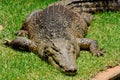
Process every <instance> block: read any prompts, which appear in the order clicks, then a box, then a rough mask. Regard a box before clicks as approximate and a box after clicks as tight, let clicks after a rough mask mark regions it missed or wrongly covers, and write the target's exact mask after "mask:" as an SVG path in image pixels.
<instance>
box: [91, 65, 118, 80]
mask: <svg viewBox="0 0 120 80" xmlns="http://www.w3.org/2000/svg"><path fill="white" fill-rule="evenodd" d="M91 80H120V66H116V67H113V68H109V69H107V70H105V71H102V72H100V73H98V74H97V75H96V76H95V77H94V78H93V79H91Z"/></svg>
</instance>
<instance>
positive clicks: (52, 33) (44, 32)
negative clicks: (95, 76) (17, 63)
mask: <svg viewBox="0 0 120 80" xmlns="http://www.w3.org/2000/svg"><path fill="white" fill-rule="evenodd" d="M61 2H62V1H60V2H57V3H53V4H51V5H49V6H48V7H47V8H45V9H44V10H36V11H33V12H32V13H31V14H29V15H28V16H27V18H26V19H25V21H24V22H23V24H22V27H21V29H20V31H18V32H17V34H18V35H19V36H17V37H16V38H15V39H13V40H12V41H6V42H5V45H7V46H11V47H12V48H14V49H21V50H26V51H31V52H34V53H37V54H38V56H39V57H40V58H41V59H43V60H45V61H47V62H48V63H50V64H51V65H53V66H54V67H56V68H57V69H59V70H60V71H61V72H64V73H65V74H67V75H75V74H77V64H76V59H77V58H78V57H79V55H80V51H81V50H88V51H90V52H91V53H92V54H93V55H96V56H101V55H103V54H104V52H103V51H102V50H101V49H100V48H99V47H98V44H97V41H96V40H92V39H88V38H84V37H85V35H86V33H87V30H88V25H89V24H90V22H91V20H92V19H93V16H92V15H91V14H89V13H85V12H80V13H79V12H76V10H73V9H70V7H66V4H65V3H64V5H63V3H62V4H61Z"/></svg>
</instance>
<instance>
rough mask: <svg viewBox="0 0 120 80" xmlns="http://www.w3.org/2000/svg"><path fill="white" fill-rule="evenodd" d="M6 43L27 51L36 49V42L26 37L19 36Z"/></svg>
mask: <svg viewBox="0 0 120 80" xmlns="http://www.w3.org/2000/svg"><path fill="white" fill-rule="evenodd" d="M5 45H7V46H11V47H12V48H14V49H22V50H26V51H36V49H37V47H36V45H35V43H34V42H33V41H31V40H29V39H27V38H25V37H17V38H15V39H14V40H12V41H6V42H5Z"/></svg>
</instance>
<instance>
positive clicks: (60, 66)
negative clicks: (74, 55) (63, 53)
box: [49, 57, 77, 76]
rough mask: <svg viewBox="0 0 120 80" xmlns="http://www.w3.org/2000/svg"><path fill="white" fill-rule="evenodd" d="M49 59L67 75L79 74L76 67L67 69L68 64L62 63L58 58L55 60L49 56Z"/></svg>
mask: <svg viewBox="0 0 120 80" xmlns="http://www.w3.org/2000/svg"><path fill="white" fill-rule="evenodd" d="M49 59H50V61H52V62H50V63H51V64H52V65H53V66H55V67H56V68H57V69H59V70H60V71H61V72H63V73H65V74H66V75H68V76H74V75H76V74H77V69H75V68H74V69H70V68H69V69H67V68H66V66H62V65H60V63H59V62H58V61H57V60H55V59H54V58H53V57H49Z"/></svg>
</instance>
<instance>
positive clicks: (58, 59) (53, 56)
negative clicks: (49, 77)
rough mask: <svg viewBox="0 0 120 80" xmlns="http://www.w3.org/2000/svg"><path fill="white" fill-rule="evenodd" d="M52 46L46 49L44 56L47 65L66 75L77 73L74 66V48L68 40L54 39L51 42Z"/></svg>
mask: <svg viewBox="0 0 120 80" xmlns="http://www.w3.org/2000/svg"><path fill="white" fill-rule="evenodd" d="M52 44H53V46H52V47H51V46H50V47H46V48H45V49H44V54H45V55H46V56H47V58H48V63H50V64H52V65H53V66H55V67H56V68H58V69H59V70H61V71H62V72H64V73H65V74H67V75H75V74H76V73H77V66H76V51H79V50H76V49H77V48H75V47H76V46H74V44H72V43H71V42H70V41H69V40H64V39H56V40H53V41H52Z"/></svg>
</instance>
